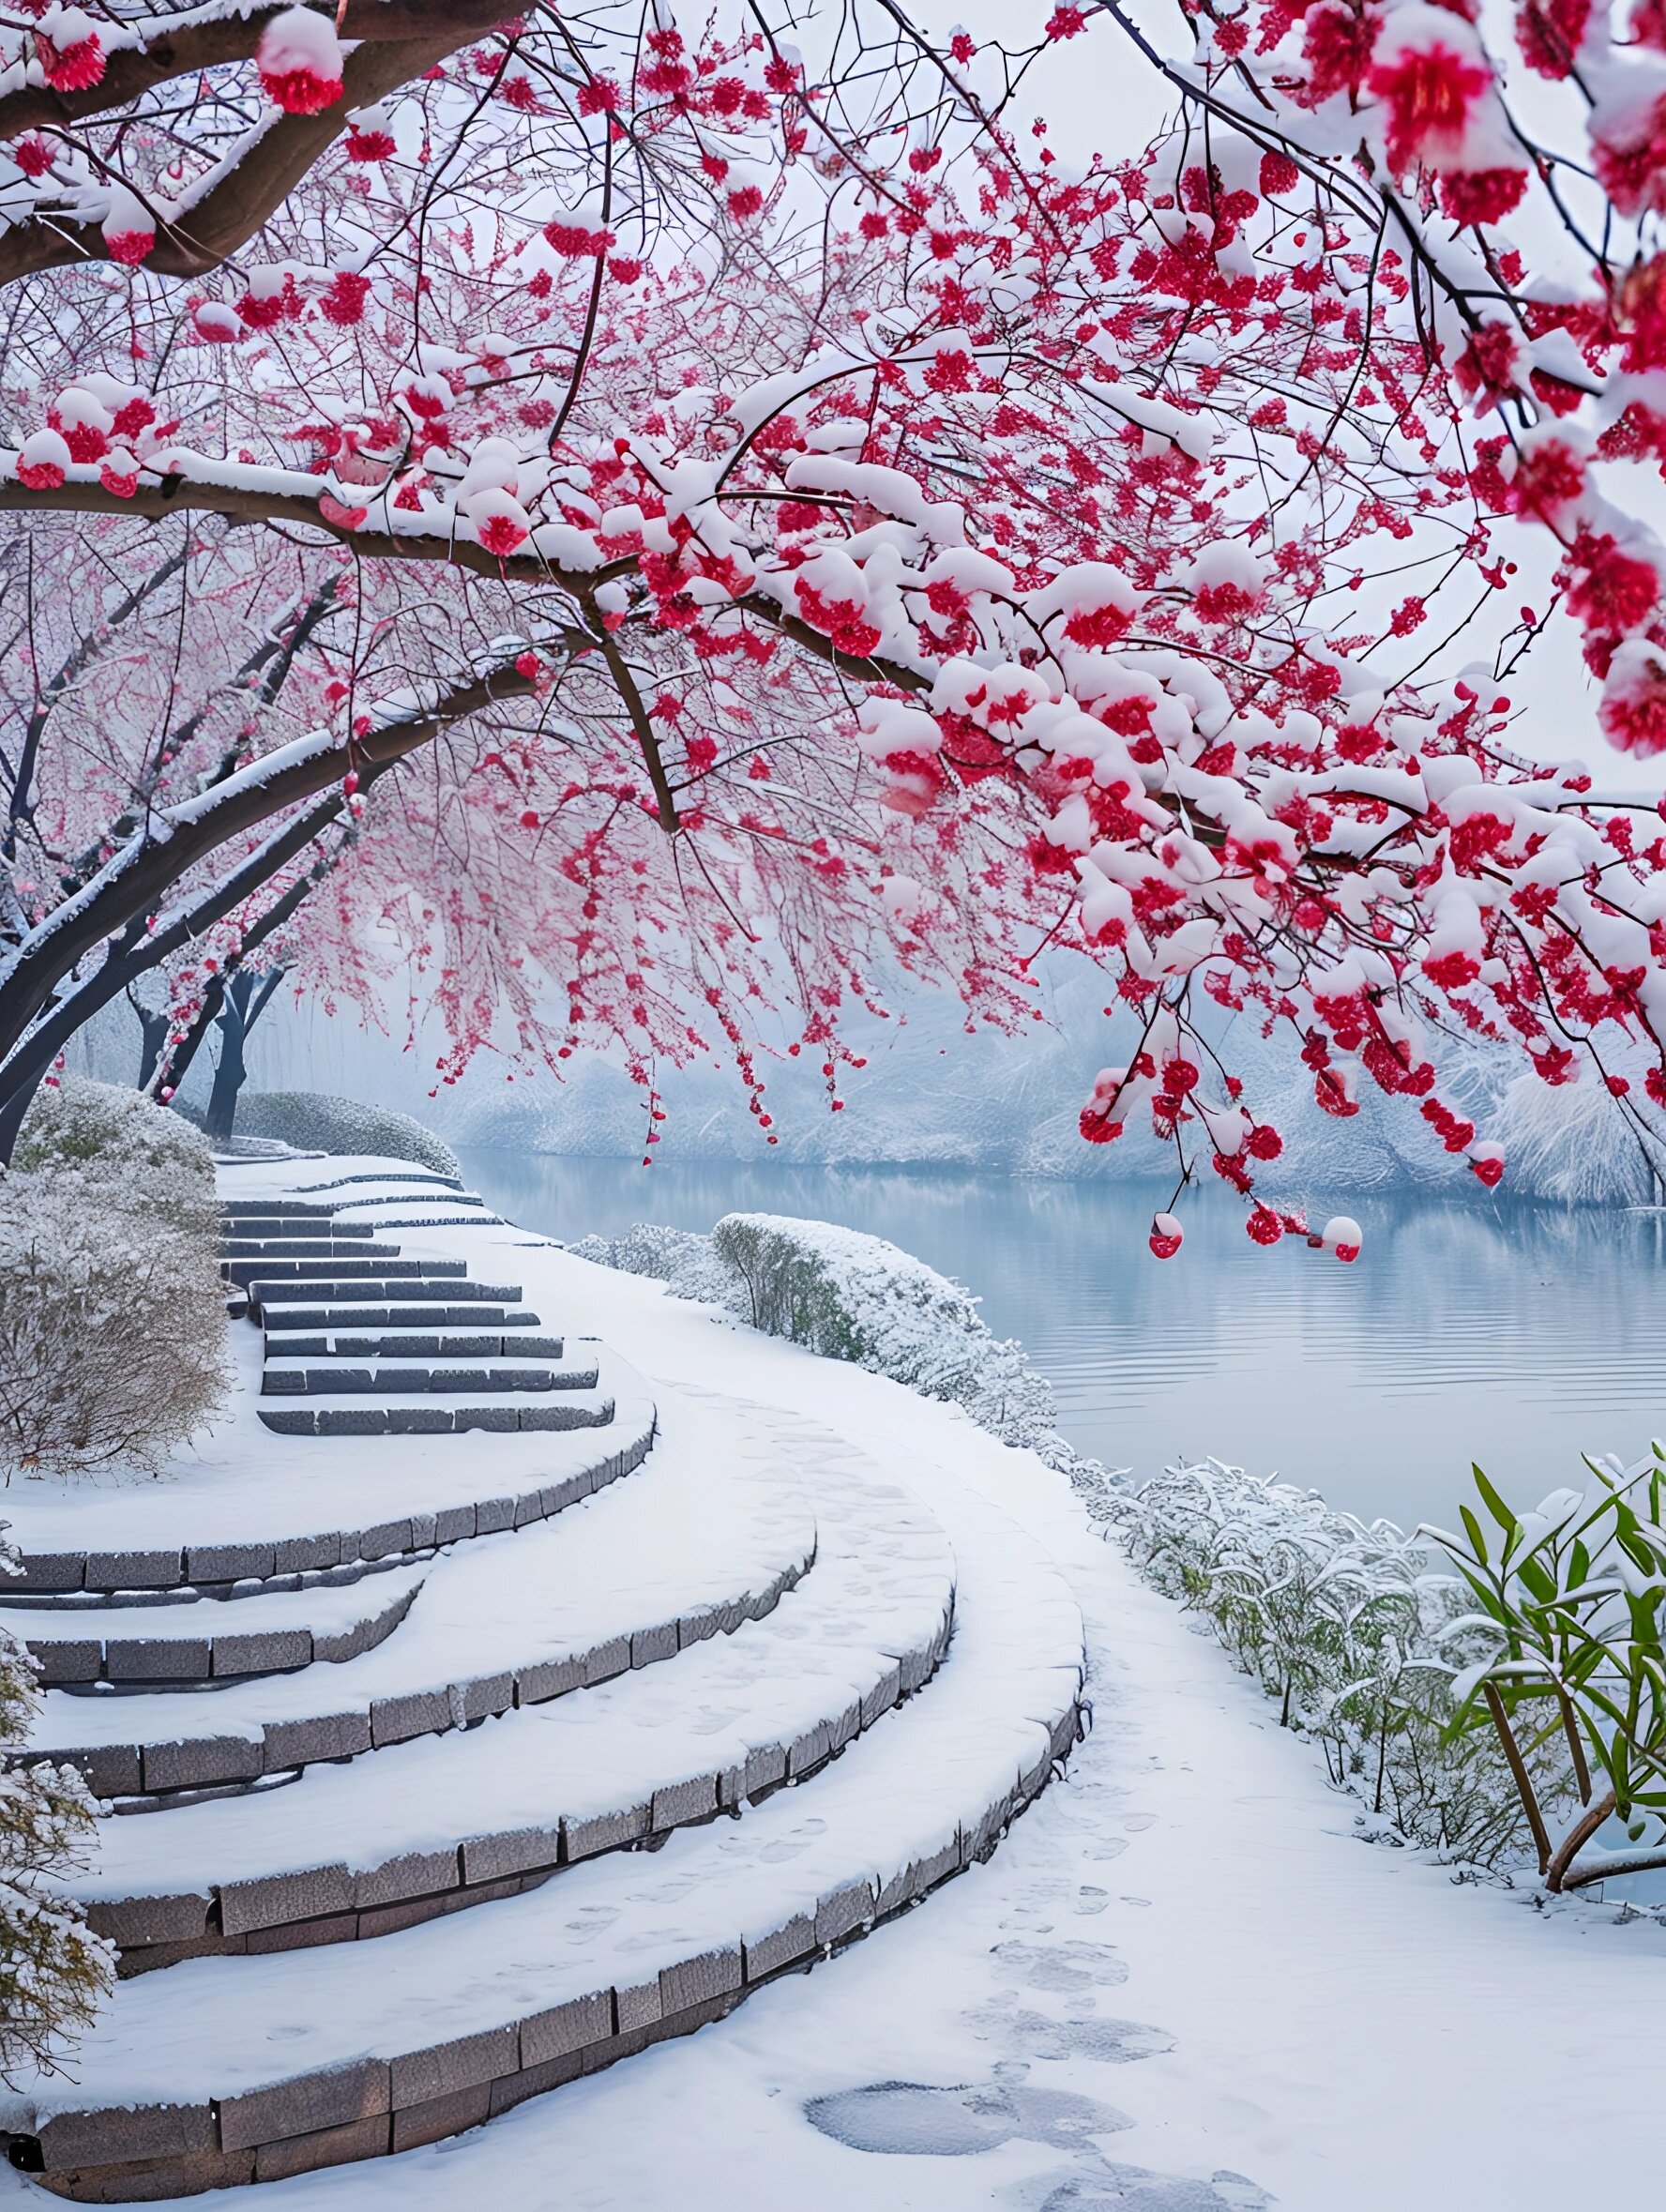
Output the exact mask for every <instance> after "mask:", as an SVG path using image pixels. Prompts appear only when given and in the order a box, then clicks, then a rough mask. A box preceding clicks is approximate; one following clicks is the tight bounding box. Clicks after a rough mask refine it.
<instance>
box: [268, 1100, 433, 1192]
mask: <svg viewBox="0 0 1666 2212" xmlns="http://www.w3.org/2000/svg"><path fill="white" fill-rule="evenodd" d="M236 1132H237V1134H238V1136H240V1137H276V1138H277V1139H278V1140H279V1141H280V1143H281V1144H293V1145H294V1146H295V1149H296V1150H297V1151H300V1152H340V1153H349V1152H351V1153H368V1154H370V1155H371V1157H372V1158H386V1159H409V1160H414V1161H415V1162H416V1165H417V1166H418V1167H425V1168H432V1170H433V1172H434V1174H436V1175H449V1176H451V1177H452V1179H453V1180H454V1181H456V1182H461V1181H462V1168H461V1167H460V1166H459V1165H458V1163H457V1155H456V1153H455V1152H453V1151H452V1149H451V1147H450V1146H449V1145H448V1144H443V1143H442V1142H441V1140H440V1139H439V1138H438V1137H436V1136H435V1135H434V1133H433V1131H432V1129H424V1128H423V1126H422V1124H421V1123H420V1122H419V1121H417V1120H416V1118H415V1117H414V1116H413V1115H411V1114H399V1113H396V1112H395V1110H394V1109H393V1108H392V1107H391V1106H366V1105H363V1104H361V1103H360V1101H359V1100H358V1099H356V1098H334V1097H332V1096H331V1095H330V1093H328V1092H327V1091H245V1092H244V1093H243V1094H242V1096H241V1097H240V1098H238V1100H237V1120H236Z"/></svg>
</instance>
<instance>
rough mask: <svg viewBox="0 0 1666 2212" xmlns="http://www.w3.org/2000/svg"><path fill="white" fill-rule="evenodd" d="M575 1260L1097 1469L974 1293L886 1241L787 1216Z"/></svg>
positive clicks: (644, 1229) (639, 1234) (1058, 1460)
mask: <svg viewBox="0 0 1666 2212" xmlns="http://www.w3.org/2000/svg"><path fill="white" fill-rule="evenodd" d="M571 1250H573V1251H574V1252H575V1253H576V1254H577V1256H578V1257H579V1258H580V1259H584V1260H596V1261H598V1262H599V1263H600V1264H601V1265H603V1266H609V1267H620V1268H623V1269H625V1270H626V1271H627V1272H628V1273H630V1274H633V1275H651V1276H654V1277H656V1278H657V1279H658V1280H659V1281H661V1282H663V1283H665V1284H666V1285H667V1287H668V1288H669V1289H670V1290H671V1291H672V1292H673V1293H674V1295H676V1296H678V1297H684V1298H702V1299H704V1300H706V1301H707V1302H708V1303H709V1304H711V1305H715V1306H721V1307H723V1308H725V1309H726V1310H727V1311H729V1312H731V1313H734V1314H735V1315H736V1316H737V1317H738V1318H739V1319H740V1320H742V1321H746V1322H750V1324H751V1326H753V1327H754V1328H759V1329H763V1330H765V1331H766V1332H767V1333H768V1334H769V1335H771V1336H778V1337H790V1338H792V1340H793V1341H794V1342H795V1343H798V1344H808V1345H809V1346H810V1350H811V1351H813V1352H819V1353H821V1354H822V1355H823V1356H824V1357H825V1358H828V1359H848V1360H850V1361H852V1362H853V1363H854V1364H855V1365H856V1366H857V1367H865V1368H867V1369H868V1370H869V1371H871V1373H873V1374H881V1375H889V1376H890V1377H891V1379H892V1380H893V1381H894V1382H899V1383H906V1384H907V1385H908V1386H909V1387H910V1388H911V1389H915V1390H918V1391H920V1392H921V1393H922V1394H923V1395H924V1396H925V1397H927V1398H941V1399H947V1400H948V1401H950V1402H951V1403H953V1404H956V1405H960V1406H963V1407H964V1408H965V1410H966V1412H967V1413H968V1414H969V1415H970V1416H971V1417H972V1418H973V1419H974V1420H975V1421H976V1422H977V1424H978V1426H979V1428H982V1429H987V1430H988V1431H989V1432H990V1433H991V1434H992V1435H994V1436H998V1437H1000V1439H1001V1440H1002V1442H1003V1443H1004V1444H1011V1445H1016V1446H1018V1447H1022V1448H1027V1449H1029V1450H1032V1451H1035V1452H1038V1453H1039V1454H1040V1456H1041V1458H1042V1459H1044V1460H1045V1461H1046V1462H1047V1463H1048V1464H1049V1465H1050V1466H1055V1467H1061V1468H1067V1469H1074V1468H1076V1467H1078V1466H1082V1465H1085V1464H1086V1462H1079V1461H1078V1459H1077V1455H1076V1454H1075V1453H1074V1452H1073V1451H1072V1450H1071V1448H1070V1447H1069V1445H1068V1444H1067V1443H1066V1441H1065V1439H1064V1438H1063V1437H1062V1436H1060V1435H1059V1433H1058V1431H1057V1428H1056V1426H1055V1420H1056V1416H1055V1414H1054V1410H1053V1390H1052V1387H1051V1386H1050V1385H1049V1384H1048V1383H1047V1382H1046V1380H1045V1379H1044V1378H1043V1377H1042V1376H1040V1375H1038V1374H1037V1373H1036V1372H1035V1371H1034V1370H1033V1369H1032V1368H1031V1367H1030V1365H1029V1363H1028V1362H1027V1360H1026V1359H1025V1357H1024V1355H1023V1350H1022V1346H1021V1345H1019V1344H1017V1343H1015V1342H1013V1341H1010V1340H1002V1339H998V1338H996V1337H994V1336H992V1334H991V1332H990V1330H989V1328H988V1326H987V1325H986V1324H985V1323H984V1321H983V1320H982V1318H981V1316H980V1315H979V1313H978V1311H977V1299H976V1298H975V1297H974V1296H973V1295H972V1294H971V1292H970V1291H967V1290H963V1289H962V1287H961V1285H960V1284H959V1283H958V1282H951V1281H950V1280H948V1278H947V1276H945V1275H939V1274H938V1273H937V1272H936V1270H935V1269H934V1268H931V1267H928V1266H927V1265H925V1263H924V1261H922V1260H916V1259H914V1258H912V1257H911V1256H910V1254H909V1253H907V1252H905V1251H902V1250H899V1248H898V1247H897V1246H896V1245H894V1244H887V1243H886V1240H885V1239H884V1238H883V1237H880V1236H867V1235H863V1234H862V1233H861V1232H860V1231H859V1230H856V1229H841V1228H838V1227H836V1226H835V1225H834V1224H833V1223H832V1222H830V1221H801V1220H795V1219H794V1218H792V1217H790V1216H788V1215H784V1214H726V1215H725V1216H724V1218H723V1219H722V1220H720V1221H719V1223H718V1225H717V1227H716V1228H715V1229H714V1230H713V1231H712V1233H711V1235H709V1236H701V1235H695V1234H693V1233H691V1232H690V1231H689V1230H684V1229H665V1228H660V1227H659V1226H658V1225H657V1224H655V1223H653V1222H650V1221H639V1222H637V1223H636V1224H635V1226H634V1227H633V1228H632V1229H630V1230H629V1232H628V1234H627V1235H624V1236H622V1237H619V1238H617V1239H615V1240H612V1241H610V1240H608V1239H606V1238H603V1237H586V1238H585V1239H584V1240H583V1242H582V1243H579V1244H575V1245H574V1246H572V1247H571ZM1095 1472H1097V1470H1095Z"/></svg>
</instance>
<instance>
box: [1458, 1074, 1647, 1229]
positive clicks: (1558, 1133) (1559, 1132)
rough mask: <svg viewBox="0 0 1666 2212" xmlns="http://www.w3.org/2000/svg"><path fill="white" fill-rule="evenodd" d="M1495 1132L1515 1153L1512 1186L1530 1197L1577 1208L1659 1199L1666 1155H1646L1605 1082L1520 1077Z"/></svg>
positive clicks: (1506, 1095)
mask: <svg viewBox="0 0 1666 2212" xmlns="http://www.w3.org/2000/svg"><path fill="white" fill-rule="evenodd" d="M1638 1080H1639V1081H1641V1078H1639V1079H1638ZM1490 1128H1491V1131H1492V1135H1493V1137H1494V1138H1495V1139H1496V1140H1497V1142H1498V1143H1499V1144H1502V1145H1503V1146H1504V1148H1505V1151H1506V1153H1507V1156H1508V1159H1509V1163H1510V1184H1511V1188H1512V1189H1517V1190H1519V1191H1521V1192H1522V1193H1525V1194H1528V1195H1531V1196H1533V1197H1536V1198H1550V1199H1559V1200H1561V1201H1562V1202H1563V1203H1564V1204H1570V1205H1572V1204H1577V1205H1602V1204H1633V1205H1646V1204H1649V1203H1650V1202H1651V1201H1653V1200H1654V1199H1656V1198H1658V1195H1659V1193H1658V1189H1657V1186H1656V1175H1658V1174H1666V1158H1663V1157H1662V1156H1661V1154H1660V1152H1659V1149H1658V1146H1651V1147H1650V1149H1649V1151H1648V1152H1647V1153H1645V1151H1644V1147H1643V1139H1642V1138H1640V1136H1639V1135H1638V1133H1637V1132H1636V1130H1635V1129H1634V1128H1633V1126H1632V1125H1631V1123H1629V1122H1628V1121H1627V1120H1626V1118H1625V1117H1624V1116H1623V1115H1621V1114H1616V1113H1615V1112H1614V1111H1613V1098H1611V1097H1610V1095H1609V1093H1608V1090H1607V1088H1606V1087H1605V1086H1604V1085H1603V1084H1602V1083H1558V1084H1555V1085H1552V1084H1550V1083H1544V1082H1543V1081H1542V1080H1541V1079H1540V1078H1539V1077H1538V1076H1537V1075H1522V1076H1518V1077H1517V1078H1516V1079H1515V1081H1514V1082H1513V1083H1510V1085H1509V1086H1508V1088H1507V1090H1506V1091H1505V1093H1504V1095H1503V1097H1502V1098H1501V1099H1500V1100H1499V1103H1498V1106H1497V1109H1496V1111H1495V1113H1494V1114H1493V1116H1492V1121H1491V1124H1490ZM1651 1159H1652V1161H1653V1165H1654V1168H1655V1171H1656V1174H1651V1173H1650V1165H1651Z"/></svg>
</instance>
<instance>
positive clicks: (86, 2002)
mask: <svg viewBox="0 0 1666 2212" xmlns="http://www.w3.org/2000/svg"><path fill="white" fill-rule="evenodd" d="M0 1525H3V1524H0ZM0 1571H3V1572H5V1573H8V1574H15V1573H16V1572H17V1553H16V1552H15V1551H14V1550H13V1549H12V1547H11V1546H10V1545H9V1544H8V1543H7V1542H6V1541H5V1540H4V1539H3V1538H0ZM37 1674H38V1669H37V1667H36V1664H35V1661H34V1660H33V1659H31V1658H30V1656H29V1654H28V1652H27V1651H25V1650H24V1648H23V1645H22V1644H19V1643H18V1642H17V1641H16V1639H15V1638H13V1637H11V1636H9V1635H8V1634H6V1633H5V1632H4V1631H0V1750H11V1749H13V1748H15V1747H16V1746H19V1745H21V1744H23V1742H24V1741H25V1740H26V1739H27V1736H28V1733H29V1722H30V1720H31V1719H32V1718H33V1716H34V1713H35V1709H36V1704H37V1702H38V1692H37V1688H36V1680H37ZM94 1810H95V1809H94V1805H93V1800H92V1798H91V1796H90V1795H89V1794H88V1791H87V1787H86V1784H85V1782H84V1781H83V1779H82V1777H81V1776H80V1775H79V1774H77V1773H76V1771H75V1769H74V1768H73V1767H71V1766H51V1765H38V1766H26V1767H15V1768H11V1769H9V1770H5V1771H0V2077H3V2078H5V2079H7V2080H8V2081H9V2080H10V2079H11V2077H12V2074H13V2072H14V2070H16V2069H18V2068H23V2067H25V2066H28V2067H34V2068H38V2069H39V2070H41V2071H44V2072H52V2071H54V2070H56V2069H57V2068H58V2066H59V2065H60V2064H61V2062H62V2058H63V2055H64V2045H65V2042H66V2039H67V2038H68V2037H70V2036H71V2035H72V2034H73V2031H74V2030H76V2029H77V2028H84V2027H86V2026H89V2025H90V2024H91V2022H92V2020H93V2017H94V2014H95V2013H96V2011H97V2010H98V1999H99V1998H100V1997H101V1996H102V1995H104V1993H105V1992H107V1991H108V1989H109V1988H110V1985H111V1982H112V1980H113V1979H114V1967H115V1953H114V1948H113V1947H112V1946H111V1945H110V1944H108V1943H106V1942H105V1941H104V1939H103V1937H102V1936H99V1935H95V1934H94V1933H93V1932H91V1930H90V1929H89V1928H88V1927H87V1925H86V1915H85V1911H84V1909H83V1906H82V1905H81V1904H80V1903H79V1902H78V1901H76V1900H75V1899H74V1898H71V1897H67V1896H65V1895H64V1894H63V1892H62V1889H61V1885H62V1884H63V1883H64V1882H65V1881H67V1880H68V1878H69V1877H70V1876H71V1875H73V1874H74V1873H76V1872H77V1871H79V1870H80V1869H81V1868H83V1866H84V1865H85V1864H86V1862H87V1860H88V1858H89V1857H90V1856H91V1853H92V1849H93V1840H94V1836H95V1833H96V1830H95V1827H94Z"/></svg>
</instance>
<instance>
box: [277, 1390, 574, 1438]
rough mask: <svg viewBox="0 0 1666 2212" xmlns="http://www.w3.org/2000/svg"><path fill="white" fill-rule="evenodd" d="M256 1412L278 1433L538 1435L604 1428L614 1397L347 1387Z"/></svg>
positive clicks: (554, 1392) (567, 1392)
mask: <svg viewBox="0 0 1666 2212" xmlns="http://www.w3.org/2000/svg"><path fill="white" fill-rule="evenodd" d="M490 1387H491V1386H486V1388H487V1389H488V1390H489V1389H490ZM259 1410H260V1419H261V1421H262V1423H263V1424H264V1425H265V1427H266V1428H268V1429H270V1430H271V1431H272V1432H273V1433H274V1435H278V1436H462V1435H465V1434H467V1433H468V1432H471V1431H479V1432H486V1433H489V1434H497V1435H504V1434H507V1435H514V1434H516V1433H521V1434H528V1433H533V1432H536V1433H538V1434H540V1435H541V1434H549V1433H552V1432H561V1431H564V1430H571V1429H603V1428H606V1427H607V1425H608V1424H609V1422H611V1421H612V1419H613V1400H612V1399H611V1398H610V1397H608V1395H607V1394H606V1392H605V1391H601V1390H595V1389H591V1390H584V1389H562V1388H556V1389H548V1390H543V1391H534V1390H515V1391H514V1392H512V1393H511V1392H507V1391H506V1392H502V1393H500V1394H498V1395H496V1396H493V1397H491V1398H489V1399H488V1401H487V1402H485V1403H480V1404H477V1403H476V1402H474V1394H473V1393H471V1392H468V1391H463V1392H462V1393H460V1395H459V1398H458V1400H457V1401H456V1402H452V1401H450V1400H448V1399H447V1398H445V1397H443V1396H436V1395H435V1394H434V1393H432V1391H425V1392H424V1393H423V1394H422V1395H421V1396H420V1397H417V1396H416V1395H412V1396H410V1397H406V1398H393V1397H387V1398H384V1399H381V1400H379V1401H374V1402H367V1401H366V1399H365V1397H364V1396H363V1395H362V1394H361V1393H359V1392H357V1391H349V1392H346V1393H343V1394H341V1395H339V1396H319V1397H308V1398H305V1399H303V1400H301V1401H298V1402H297V1403H295V1404H279V1405H274V1406H267V1405H262V1406H261V1408H260V1409H259Z"/></svg>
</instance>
